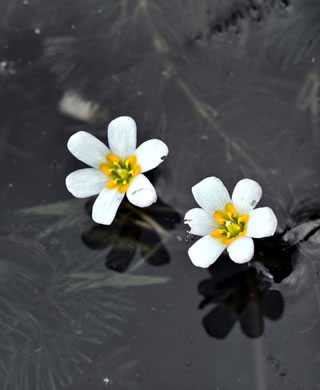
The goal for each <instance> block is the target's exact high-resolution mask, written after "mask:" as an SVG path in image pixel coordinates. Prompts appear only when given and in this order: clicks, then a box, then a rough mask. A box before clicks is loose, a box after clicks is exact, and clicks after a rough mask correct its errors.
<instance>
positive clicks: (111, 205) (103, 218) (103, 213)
mask: <svg viewBox="0 0 320 390" xmlns="http://www.w3.org/2000/svg"><path fill="white" fill-rule="evenodd" d="M123 197H124V194H120V192H119V191H118V190H117V189H114V190H109V189H108V188H105V189H103V190H102V191H101V192H100V195H99V196H98V197H97V199H96V201H95V202H94V204H93V208H92V219H93V220H94V221H95V222H97V223H101V224H103V225H110V224H111V222H112V221H113V220H114V217H115V216H116V213H117V210H118V207H119V206H120V203H121V201H122V199H123Z"/></svg>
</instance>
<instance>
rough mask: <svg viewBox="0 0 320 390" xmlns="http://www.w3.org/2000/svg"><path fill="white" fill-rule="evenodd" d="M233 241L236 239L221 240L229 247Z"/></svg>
mask: <svg viewBox="0 0 320 390" xmlns="http://www.w3.org/2000/svg"><path fill="white" fill-rule="evenodd" d="M235 239H236V237H232V238H228V239H222V243H223V244H224V245H230V244H231V243H232V242H233V241H234V240H235Z"/></svg>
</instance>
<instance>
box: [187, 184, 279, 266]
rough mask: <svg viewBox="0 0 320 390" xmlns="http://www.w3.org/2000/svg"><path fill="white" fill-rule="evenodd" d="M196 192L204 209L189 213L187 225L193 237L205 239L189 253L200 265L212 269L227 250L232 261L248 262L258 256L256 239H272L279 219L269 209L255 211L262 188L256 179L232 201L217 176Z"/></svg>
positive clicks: (241, 187) (237, 190)
mask: <svg viewBox="0 0 320 390" xmlns="http://www.w3.org/2000/svg"><path fill="white" fill-rule="evenodd" d="M192 193H193V196H194V198H195V200H196V202H197V203H198V204H199V206H200V207H201V208H194V209H191V210H189V211H188V212H187V213H186V215H185V219H184V222H185V223H186V224H188V225H189V226H190V227H191V230H190V233H191V234H195V235H198V236H204V237H202V238H201V239H200V240H198V241H197V242H196V243H195V244H193V245H192V246H191V248H190V249H189V251H188V253H189V257H190V259H191V261H192V262H193V264H194V265H196V266H199V267H204V268H206V267H209V266H210V265H211V264H213V263H214V262H215V261H216V260H217V259H218V257H219V256H220V254H221V253H222V252H223V251H224V249H225V248H227V250H228V253H229V256H230V258H231V260H233V261H234V262H236V263H246V262H248V261H250V260H251V259H252V257H253V254H254V244H253V240H252V238H262V237H269V236H272V235H273V234H274V232H275V230H276V228H277V218H276V216H275V215H274V213H273V211H272V210H271V209H270V208H269V207H262V208H258V209H256V210H254V208H255V206H256V205H257V203H258V202H259V200H260V198H261V195H262V189H261V187H260V185H259V184H258V183H257V182H255V181H253V180H250V179H243V180H240V181H239V182H238V183H237V185H236V186H235V188H234V190H233V193H232V200H231V198H230V196H229V193H228V190H227V189H226V187H225V186H224V184H223V183H222V181H221V180H220V179H218V178H216V177H207V178H206V179H203V180H202V181H201V182H200V183H198V184H196V185H195V186H194V187H192Z"/></svg>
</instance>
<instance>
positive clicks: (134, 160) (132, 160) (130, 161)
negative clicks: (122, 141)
mask: <svg viewBox="0 0 320 390" xmlns="http://www.w3.org/2000/svg"><path fill="white" fill-rule="evenodd" d="M127 163H128V165H129V164H130V165H131V166H132V167H133V166H134V165H136V163H137V157H136V156H135V155H134V154H133V155H132V156H131V157H129V158H128V160H127V161H126V167H127V168H128V166H127Z"/></svg>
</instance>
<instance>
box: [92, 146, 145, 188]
mask: <svg viewBox="0 0 320 390" xmlns="http://www.w3.org/2000/svg"><path fill="white" fill-rule="evenodd" d="M99 169H100V170H101V171H102V172H103V173H105V174H106V175H107V176H111V177H110V180H109V183H108V185H107V188H109V189H110V190H113V189H114V188H118V189H119V191H120V193H121V194H123V193H125V192H126V191H127V189H128V188H129V184H130V181H131V180H132V179H133V178H134V177H135V176H137V175H138V174H139V173H141V167H140V165H139V164H137V157H136V156H135V155H134V154H133V155H132V156H131V157H129V158H128V160H126V161H121V160H120V158H119V157H118V156H116V155H115V154H112V153H110V154H108V155H107V156H106V162H103V163H101V164H100V166H99Z"/></svg>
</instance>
